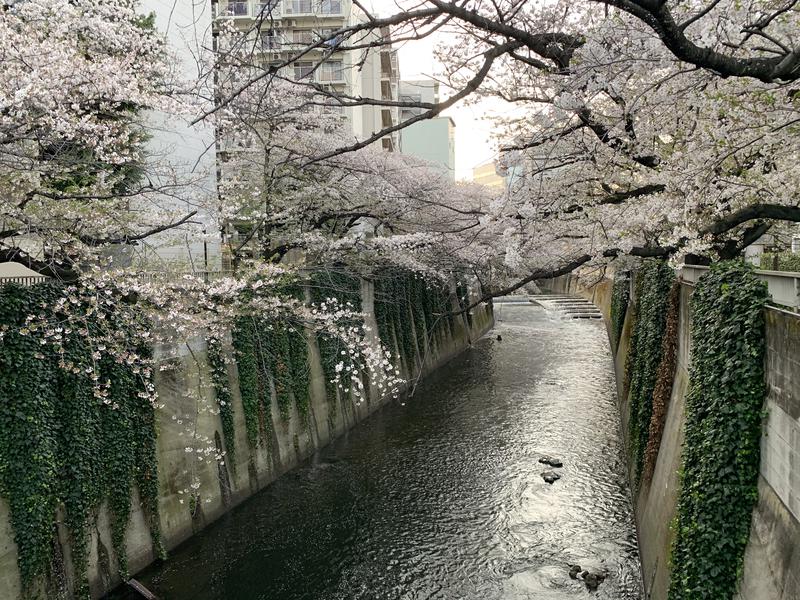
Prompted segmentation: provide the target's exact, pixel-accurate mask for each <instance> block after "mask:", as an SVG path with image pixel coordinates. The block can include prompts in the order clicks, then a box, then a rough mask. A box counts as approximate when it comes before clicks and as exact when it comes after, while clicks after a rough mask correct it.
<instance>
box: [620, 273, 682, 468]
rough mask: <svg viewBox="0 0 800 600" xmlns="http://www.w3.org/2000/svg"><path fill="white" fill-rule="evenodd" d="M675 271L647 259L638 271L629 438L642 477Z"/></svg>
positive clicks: (631, 354) (632, 347)
mask: <svg viewBox="0 0 800 600" xmlns="http://www.w3.org/2000/svg"><path fill="white" fill-rule="evenodd" d="M674 279H675V274H674V272H673V271H672V269H671V268H670V267H669V266H668V265H667V264H666V263H665V262H664V261H660V260H647V261H645V262H644V263H643V264H642V268H641V269H640V271H639V274H638V281H637V289H638V292H639V293H638V295H637V298H636V305H637V312H636V322H635V323H634V328H633V334H632V335H631V348H630V351H629V354H628V358H629V360H630V363H629V373H628V376H629V377H630V388H629V396H628V398H629V402H630V417H629V420H628V439H629V443H630V454H631V461H632V463H633V465H634V468H635V474H636V478H637V479H639V478H640V475H641V473H642V467H643V466H644V451H645V448H647V440H648V437H649V433H650V419H651V417H652V413H653V390H654V389H655V385H656V375H657V372H658V366H659V364H660V363H661V350H662V345H663V340H664V331H665V328H666V314H667V302H668V296H669V290H670V287H671V285H672V282H673V281H674Z"/></svg>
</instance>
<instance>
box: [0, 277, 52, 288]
mask: <svg viewBox="0 0 800 600" xmlns="http://www.w3.org/2000/svg"><path fill="white" fill-rule="evenodd" d="M48 279H50V278H49V277H47V276H46V275H12V276H8V277H0V285H5V284H6V283H18V284H20V285H25V286H28V285H34V284H35V283H42V282H44V281H47V280H48Z"/></svg>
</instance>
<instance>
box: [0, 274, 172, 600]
mask: <svg viewBox="0 0 800 600" xmlns="http://www.w3.org/2000/svg"><path fill="white" fill-rule="evenodd" d="M63 295H64V288H62V287H61V286H59V285H57V284H54V283H43V284H38V285H35V286H33V287H21V286H17V285H14V284H9V285H5V286H2V287H0V331H2V344H0V493H2V495H3V496H4V497H5V498H6V499H7V501H8V504H9V508H10V513H11V514H10V520H11V526H12V529H13V532H14V541H15V542H16V544H17V554H18V558H17V561H18V566H19V572H20V577H21V580H22V585H23V590H24V593H25V595H26V596H28V595H30V594H32V593H33V590H34V588H35V582H36V581H37V580H38V579H39V578H40V577H42V576H45V575H46V574H47V573H48V572H49V570H50V563H51V560H52V559H53V539H54V535H55V530H56V519H57V511H59V510H60V511H62V512H63V522H64V524H65V525H66V527H67V529H68V530H69V534H70V538H71V545H72V561H73V566H74V569H75V573H76V578H77V582H78V583H77V586H76V587H77V589H76V596H77V597H80V598H86V597H88V581H87V576H86V574H87V563H88V543H89V533H88V527H89V526H90V524H91V522H92V521H93V520H94V518H95V517H96V514H97V512H98V510H99V508H100V505H101V504H102V503H103V502H104V501H108V507H109V511H110V514H111V525H112V542H113V546H114V551H115V555H116V557H117V561H118V564H119V569H120V572H121V575H122V576H123V578H125V577H127V555H126V551H125V544H124V537H125V532H126V529H127V527H128V522H129V516H130V510H131V488H132V486H133V485H134V484H136V485H137V486H138V488H139V494H140V497H141V500H142V503H143V506H144V509H145V513H146V515H147V518H148V519H149V525H150V528H151V533H152V537H153V543H154V548H155V550H156V552H157V553H158V554H163V547H162V545H161V537H160V529H159V519H158V476H157V465H156V444H155V441H156V431H155V416H154V409H153V406H152V404H151V403H150V402H149V400H148V395H147V394H146V393H143V390H144V386H145V382H144V380H143V378H142V374H141V373H137V372H136V370H135V368H134V367H132V366H131V365H130V364H129V363H128V362H127V361H123V360H119V361H118V360H112V359H111V358H110V357H109V356H108V355H104V354H101V353H98V352H97V351H96V349H95V348H93V347H92V341H91V340H93V339H96V337H95V336H94V335H93V333H94V332H95V331H96V329H97V327H98V321H99V320H100V319H102V320H104V323H105V326H106V327H110V328H112V329H115V330H118V331H119V332H120V335H121V336H122V337H125V336H128V335H129V334H130V332H129V330H128V327H129V325H128V324H126V323H124V322H123V321H122V319H121V318H120V317H119V315H118V314H116V313H115V312H114V311H113V310H111V309H104V308H103V305H102V304H100V305H95V306H93V307H88V306H86V305H84V304H82V302H81V301H80V300H78V299H76V300H75V302H73V303H65V304H64V305H62V308H58V309H57V308H54V307H56V306H58V300H59V299H60V298H62V297H63ZM98 306H99V308H98ZM65 310H69V311H71V313H72V315H76V314H77V315H81V322H82V327H83V329H82V330H80V331H72V330H71V329H70V328H69V327H63V328H62V329H61V331H58V332H57V335H58V336H59V337H57V338H53V339H56V340H58V341H57V342H56V343H53V342H52V341H46V340H45V338H44V337H43V336H42V332H41V331H40V330H36V331H34V330H32V329H31V328H30V327H29V324H28V323H27V322H26V317H28V316H29V315H40V316H43V317H45V318H46V319H47V321H49V322H53V323H56V322H59V323H63V322H66V321H67V319H66V316H67V315H66V313H64V312H59V311H65ZM140 325H144V322H142V323H141V324H140ZM68 330H69V331H68ZM130 338H131V342H130V343H131V344H137V345H136V350H137V351H138V352H139V355H140V356H142V357H143V358H144V359H148V358H149V350H148V349H147V348H144V347H142V346H141V345H139V344H138V343H136V342H134V341H133V336H130ZM94 378H99V381H101V382H104V383H106V384H107V387H106V388H105V396H104V397H102V398H101V397H98V396H97V394H96V390H97V387H96V383H95V379H94Z"/></svg>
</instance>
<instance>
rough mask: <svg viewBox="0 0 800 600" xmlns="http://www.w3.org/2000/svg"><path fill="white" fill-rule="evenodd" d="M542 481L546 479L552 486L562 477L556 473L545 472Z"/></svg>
mask: <svg viewBox="0 0 800 600" xmlns="http://www.w3.org/2000/svg"><path fill="white" fill-rule="evenodd" d="M542 479H544V480H545V481H546V482H547V483H549V484H550V485H552V484H553V483H555V482H556V481H558V480H559V479H561V475H559V474H558V473H556V472H555V471H545V472H544V473H542Z"/></svg>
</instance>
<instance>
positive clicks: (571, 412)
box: [139, 305, 640, 600]
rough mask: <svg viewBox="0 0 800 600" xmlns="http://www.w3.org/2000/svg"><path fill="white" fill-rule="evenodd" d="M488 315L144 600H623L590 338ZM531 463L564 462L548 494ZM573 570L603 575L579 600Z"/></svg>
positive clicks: (172, 565) (619, 530)
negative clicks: (465, 347)
mask: <svg viewBox="0 0 800 600" xmlns="http://www.w3.org/2000/svg"><path fill="white" fill-rule="evenodd" d="M495 314H496V316H497V317H498V323H497V327H496V329H495V331H494V332H493V333H492V335H491V336H489V337H487V338H484V339H483V340H481V341H480V342H478V343H477V344H475V346H474V347H473V348H471V349H470V350H469V351H467V352H465V353H464V354H463V355H462V356H460V357H459V358H457V359H455V360H454V361H453V362H451V363H450V364H449V365H447V366H445V367H444V368H442V369H441V370H439V371H438V372H437V373H436V374H434V375H432V376H431V377H430V378H428V379H427V380H425V381H423V382H422V383H421V384H420V385H419V387H418V388H417V390H416V393H415V395H414V397H413V398H410V399H407V400H405V405H403V404H402V403H401V402H400V401H397V402H395V403H393V404H392V405H389V406H387V407H386V408H385V409H383V410H381V411H379V412H378V413H377V414H375V415H374V416H372V417H371V418H369V419H368V420H367V421H365V422H364V423H362V424H361V425H359V426H358V427H356V429H354V430H353V431H351V432H350V433H349V434H347V435H346V436H345V437H343V438H342V439H340V440H338V441H337V442H335V443H333V444H332V445H331V446H329V447H328V448H326V449H325V450H323V451H321V452H320V453H319V454H318V455H317V456H315V457H314V458H313V459H312V460H311V461H309V462H308V463H306V464H305V465H304V466H302V467H300V468H298V469H296V470H295V471H293V472H291V473H289V474H287V475H285V476H284V477H282V478H281V479H279V480H278V481H276V482H275V483H273V484H272V485H271V486H269V487H268V488H267V489H265V490H264V491H262V492H260V493H259V494H257V495H255V496H254V497H252V498H251V499H250V500H248V501H247V502H245V503H244V504H242V505H241V506H239V507H238V508H236V509H234V510H233V511H232V512H231V513H230V514H228V515H227V516H225V517H223V518H222V519H220V520H219V521H217V522H216V523H214V524H213V525H211V526H210V527H209V528H208V529H206V530H205V531H203V532H201V533H200V534H199V535H197V536H196V537H194V538H192V539H191V540H189V541H188V542H186V543H185V544H184V545H182V546H180V547H179V548H177V549H176V550H175V551H173V552H172V553H171V555H170V558H169V560H168V561H167V562H166V563H165V564H163V565H161V566H160V567H158V568H154V569H151V570H149V571H148V572H146V573H144V574H141V575H140V576H139V579H140V580H141V581H143V582H144V583H145V584H146V585H147V586H148V587H150V588H151V589H152V590H153V591H154V592H155V593H156V594H158V595H159V597H160V598H162V600H189V599H192V600H223V599H225V600H300V599H303V600H334V599H335V600H351V599H361V600H395V599H403V600H423V599H431V600H433V599H447V600H451V599H452V600H460V599H464V600H468V599H469V600H471V599H480V600H494V599H509V600H512V599H513V600H523V599H530V600H551V599H552V600H561V599H573V598H597V599H602V600H634V599H637V600H638V599H639V598H640V592H639V588H640V584H639V565H638V556H637V551H636V538H635V533H634V526H633V518H632V513H631V505H630V501H629V497H628V494H629V491H628V488H627V483H626V482H625V475H624V467H623V461H622V455H621V444H620V442H619V436H618V422H619V418H618V414H617V409H616V405H615V400H614V399H615V386H614V378H613V371H612V365H611V355H610V352H609V349H608V341H607V337H606V333H605V329H604V328H603V325H602V323H600V322H597V321H586V320H576V321H570V320H565V321H562V320H558V319H557V318H556V317H554V316H552V315H550V314H548V313H546V312H545V311H544V310H543V309H541V308H538V307H535V306H532V305H531V306H525V305H516V306H515V305H499V306H498V307H497V308H496V312H495ZM497 334H501V335H502V337H503V340H502V341H500V342H498V341H496V340H495V339H494V336H496V335H497ZM543 454H550V455H554V456H557V457H559V458H561V459H562V460H563V462H564V468H563V469H559V470H558V471H560V473H561V475H562V479H561V480H560V481H557V482H556V483H555V484H553V485H552V486H551V485H548V484H546V483H545V482H544V481H543V480H542V478H541V477H540V473H541V472H542V471H544V470H546V469H547V468H548V467H546V466H544V465H541V464H539V462H538V459H539V458H540V457H541V456H542V455H543ZM575 563H578V564H580V565H582V566H583V567H584V568H586V567H588V568H590V569H591V568H595V569H606V570H607V571H608V573H609V576H608V578H607V579H606V581H605V582H604V583H603V584H601V586H600V588H599V590H598V591H597V592H594V593H590V592H589V591H587V589H586V587H585V586H584V584H583V583H582V582H581V581H580V580H577V581H576V580H572V579H570V577H569V575H568V570H569V565H571V564H575Z"/></svg>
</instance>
